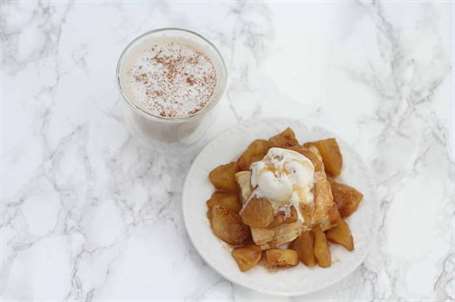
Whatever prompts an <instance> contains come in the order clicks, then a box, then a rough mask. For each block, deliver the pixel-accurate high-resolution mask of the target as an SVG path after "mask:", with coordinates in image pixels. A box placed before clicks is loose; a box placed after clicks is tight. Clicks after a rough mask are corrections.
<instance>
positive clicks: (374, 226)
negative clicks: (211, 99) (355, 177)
mask: <svg viewBox="0 0 455 302" xmlns="http://www.w3.org/2000/svg"><path fill="white" fill-rule="evenodd" d="M264 122H270V123H277V122H284V123H285V122H289V123H301V124H302V125H303V126H304V127H306V128H307V129H313V128H315V127H316V128H320V129H323V130H324V131H327V132H329V133H331V134H333V135H334V136H336V137H337V139H339V140H340V141H341V142H342V143H343V144H344V145H347V146H349V148H350V149H353V148H351V145H350V144H347V143H346V141H345V140H344V139H342V138H339V136H338V135H336V132H335V131H333V130H331V129H327V128H324V127H321V126H319V125H316V124H314V123H311V122H310V123H307V122H303V121H301V120H299V119H295V118H283V117H268V118H258V119H252V120H247V121H242V122H239V123H237V124H235V125H232V126H231V127H228V128H227V129H224V130H223V131H221V132H219V133H218V134H216V135H215V137H213V138H212V139H211V140H210V141H209V142H208V143H207V144H206V145H205V146H204V147H203V148H202V149H201V150H200V152H199V153H198V154H197V155H196V157H195V158H194V159H193V161H192V163H191V166H190V168H189V169H188V172H187V174H186V176H185V181H184V183H183V188H182V197H181V203H182V204H181V208H182V214H183V221H184V226H185V230H186V233H187V234H188V237H189V238H190V242H191V244H192V246H193V248H194V249H195V250H196V251H197V253H198V254H199V256H200V257H201V258H202V260H203V261H204V263H206V264H207V265H208V266H210V267H211V269H213V270H214V271H215V272H216V273H218V274H219V275H221V276H222V277H223V278H225V279H226V280H228V281H229V282H232V283H233V284H236V285H238V286H241V287H242V288H247V289H250V290H254V291H256V292H259V293H264V294H268V295H273V296H282V297H294V296H303V295H308V294H310V293H315V292H318V291H321V290H323V289H324V288H328V287H330V286H332V285H334V284H336V283H339V282H341V281H342V280H344V279H345V278H346V277H348V276H349V275H350V274H352V273H353V272H354V271H355V270H356V269H357V268H359V267H360V266H361V265H362V263H363V262H364V261H365V259H366V257H367V256H368V254H369V253H370V251H371V247H372V245H373V242H375V241H376V237H377V234H378V227H379V224H378V222H379V219H378V218H379V209H380V203H379V200H378V199H377V192H376V189H375V186H374V184H375V183H376V181H375V179H374V175H372V173H368V175H369V177H368V180H367V181H368V185H369V188H370V193H371V199H374V200H376V202H375V203H374V204H375V210H376V211H375V212H376V213H377V214H375V215H373V222H372V224H371V225H372V229H373V234H372V235H371V236H370V240H368V242H367V244H366V247H365V253H364V254H363V255H361V256H360V257H358V259H357V261H355V262H354V263H355V265H353V266H352V267H351V268H349V269H347V270H345V271H344V272H343V273H342V274H341V277H340V278H338V279H336V280H332V281H331V282H328V283H323V284H321V285H320V286H313V287H312V289H311V290H301V291H298V290H297V291H292V292H289V291H283V290H268V289H265V288H258V287H256V286H255V285H245V284H243V283H240V282H238V281H237V280H236V279H234V278H231V277H229V276H227V275H226V274H225V273H224V272H223V271H221V270H218V269H217V268H216V265H215V264H214V263H212V262H211V261H209V260H207V259H208V257H206V255H205V253H206V252H205V251H201V250H200V249H198V248H197V246H196V244H195V243H194V238H193V236H192V234H191V232H190V231H189V227H188V226H189V222H188V219H187V217H188V214H187V213H186V210H185V209H186V207H185V205H184V200H185V199H186V198H185V195H186V191H187V187H188V182H189V175H190V174H192V173H191V172H192V171H193V169H195V162H196V161H197V160H198V158H199V157H200V156H201V154H203V152H204V151H205V150H206V149H207V148H208V147H209V146H210V145H212V143H213V142H214V141H216V140H217V139H218V138H219V137H220V136H221V135H223V134H224V133H228V132H230V131H234V130H235V129H237V128H241V127H245V126H247V125H252V124H254V123H264ZM354 152H355V155H356V156H357V157H359V158H360V160H361V162H362V165H364V166H365V167H366V168H367V170H368V172H370V171H371V167H370V166H369V165H368V164H367V163H366V162H365V161H364V160H363V157H362V156H361V155H360V154H359V153H358V152H356V151H355V150H354ZM206 220H208V219H206ZM220 244H223V242H222V241H221V240H220Z"/></svg>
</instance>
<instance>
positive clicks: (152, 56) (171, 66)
mask: <svg viewBox="0 0 455 302" xmlns="http://www.w3.org/2000/svg"><path fill="white" fill-rule="evenodd" d="M123 70H124V72H123V73H122V74H120V80H121V81H122V87H123V88H124V91H125V93H126V95H127V97H128V98H129V99H130V100H131V101H132V102H133V103H134V104H136V105H137V106H138V107H139V108H141V109H142V110H144V111H146V112H147V113H150V114H151V115H155V116H161V117H163V118H175V117H177V118H184V117H189V116H192V115H194V114H196V113H198V112H199V111H200V110H201V109H203V108H204V107H205V106H206V105H207V104H208V103H209V101H210V99H211V97H212V95H213V92H214V91H215V85H216V71H215V67H214V66H213V63H212V61H211V60H210V59H209V58H208V56H207V55H205V54H204V53H202V52H201V51H200V50H198V49H197V48H195V47H194V46H192V45H191V44H190V43H188V42H185V41H182V40H177V39H169V38H161V39H157V40H152V41H148V42H146V43H144V44H143V45H142V46H140V47H138V48H137V49H136V50H135V51H134V53H132V54H131V55H130V57H129V58H128V60H127V61H126V65H125V67H124V69H123Z"/></svg>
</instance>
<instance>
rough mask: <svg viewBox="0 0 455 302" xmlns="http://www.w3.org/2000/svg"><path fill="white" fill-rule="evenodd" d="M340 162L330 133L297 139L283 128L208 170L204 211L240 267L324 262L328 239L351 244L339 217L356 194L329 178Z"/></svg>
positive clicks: (325, 264)
mask: <svg viewBox="0 0 455 302" xmlns="http://www.w3.org/2000/svg"><path fill="white" fill-rule="evenodd" d="M342 166H343V157H342V154H341V151H340V147H339V146H338V143H337V141H336V139H335V138H327V139H323V140H319V141H313V142H306V143H304V144H301V143H300V142H299V141H298V140H297V138H296V136H295V134H294V131H293V130H292V129H291V128H287V129H285V130H284V131H282V132H281V133H279V134H277V135H275V136H273V137H271V138H269V139H256V140H254V141H253V142H251V143H250V144H249V145H248V147H247V149H246V150H245V151H244V152H243V153H242V154H241V155H240V157H239V158H238V159H236V160H235V161H232V162H230V163H227V164H224V165H220V166H218V167H216V168H215V169H213V170H212V171H211V172H210V173H209V180H210V182H211V183H212V184H213V186H214V187H215V192H214V193H213V194H212V196H211V197H210V199H209V200H208V201H207V208H208V211H207V217H208V219H209V221H210V226H211V228H212V231H213V233H214V234H215V235H216V236H217V237H218V238H219V239H221V240H223V241H224V242H226V243H228V244H229V245H231V246H232V248H233V249H232V256H233V257H234V260H235V261H236V263H237V264H238V266H239V269H240V270H241V271H248V270H250V269H252V268H253V267H254V266H256V265H257V264H259V263H260V262H261V261H262V262H263V263H264V264H265V265H266V266H267V267H269V268H285V267H292V266H296V265H298V264H299V262H302V263H303V264H304V265H306V266H315V265H318V266H320V267H330V266H331V256H330V247H329V242H330V243H333V244H339V245H341V246H343V247H344V248H346V249H347V250H348V251H352V250H353V249H354V240H353V237H352V234H351V231H350V229H349V225H348V223H347V222H346V218H348V217H349V216H350V215H351V214H353V213H354V212H355V211H356V210H357V207H358V206H359V203H360V202H361V200H362V198H363V195H362V193H360V192H359V191H357V190H356V189H354V188H353V187H351V186H349V185H346V184H343V183H341V182H339V181H338V180H337V179H336V178H337V177H338V176H339V175H340V174H341V170H342Z"/></svg>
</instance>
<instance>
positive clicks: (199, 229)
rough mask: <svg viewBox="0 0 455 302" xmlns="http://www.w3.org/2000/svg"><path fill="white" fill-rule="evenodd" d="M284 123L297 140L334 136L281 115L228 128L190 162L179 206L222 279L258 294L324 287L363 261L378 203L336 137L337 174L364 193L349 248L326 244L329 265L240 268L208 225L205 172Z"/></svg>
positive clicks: (364, 173) (362, 168) (365, 175)
mask: <svg viewBox="0 0 455 302" xmlns="http://www.w3.org/2000/svg"><path fill="white" fill-rule="evenodd" d="M286 127H291V128H292V129H293V130H294V131H295V133H296V136H297V138H298V139H299V141H300V142H301V143H303V142H306V141H311V140H317V139H321V138H326V137H333V136H334V135H333V134H331V133H330V132H328V131H326V130H324V129H322V128H319V127H311V126H308V125H305V124H304V123H303V122H300V121H297V120H286V119H266V120H256V121H250V122H248V123H245V124H241V125H239V126H237V127H235V128H232V129H229V130H228V131H225V132H224V133H222V134H221V135H219V136H218V137H217V138H215V139H214V140H213V141H212V142H210V143H209V144H208V145H207V146H206V147H205V148H204V149H203V150H202V152H201V153H200V154H199V155H198V156H197V158H196V159H195V161H194V162H193V165H192V166H191V168H190V171H189V173H188V176H187V178H186V181H185V185H184V188H183V196H182V206H183V216H184V220H185V225H186V228H187V231H188V234H189V236H190V238H191V241H192V242H193V245H194V247H195V248H196V249H197V250H198V252H199V254H200V255H201V256H202V258H204V260H205V261H206V262H207V263H208V264H209V265H210V266H212V267H213V268H214V269H215V270H216V271H218V272H219V273H220V274H221V275H223V276H224V277H225V278H226V279H228V280H230V281H232V282H234V283H237V284H239V285H242V286H245V287H247V288H250V289H254V290H257V291H259V292H263V293H268V294H275V295H285V296H295V295H303V294H307V293H310V292H313V291H317V290H320V289H322V288H325V287H327V286H329V285H331V284H333V283H335V282H337V281H339V280H341V279H343V278H345V277H346V276H347V275H348V274H350V273H351V272H352V271H354V270H355V269H356V268H357V267H358V266H359V265H360V264H361V263H362V261H363V260H364V258H365V256H366V254H367V251H368V247H369V246H370V243H371V241H372V240H373V238H374V237H375V236H374V235H375V233H376V223H375V222H376V217H377V216H378V215H377V211H378V202H377V199H376V198H375V194H374V190H373V189H374V188H373V186H372V181H371V177H370V175H371V174H370V173H369V171H368V169H367V167H366V165H365V164H364V163H363V161H362V160H361V158H360V156H359V155H358V154H357V153H356V152H355V151H354V150H353V148H351V147H350V146H348V145H347V144H346V143H344V142H343V140H342V139H340V138H339V137H337V141H338V143H339V144H340V148H341V152H342V153H343V161H344V164H343V171H342V177H341V178H340V179H342V180H343V181H344V182H346V183H348V184H351V185H353V186H354V187H356V188H358V189H359V190H360V191H361V192H363V194H364V199H363V202H362V203H361V205H360V206H359V209H358V210H357V212H356V213H354V214H353V215H352V216H351V217H350V218H349V219H348V223H349V225H350V227H351V231H352V234H353V237H354V244H355V249H354V251H353V252H348V251H346V250H344V249H343V248H342V247H340V246H336V245H331V252H332V266H331V267H330V268H326V269H323V268H319V267H314V268H308V267H306V266H304V265H303V264H299V265H298V266H296V267H293V268H290V269H283V270H278V271H273V272H270V271H267V269H266V268H264V267H262V266H260V265H259V266H256V267H255V268H253V269H252V270H250V271H248V272H245V273H242V272H240V271H239V269H238V267H237V264H236V263H235V261H234V259H233V258H232V257H231V255H230V251H231V249H230V247H229V246H228V245H227V244H225V243H224V242H222V241H221V240H219V239H218V238H217V237H215V235H214V234H213V233H212V230H211V229H210V225H209V221H208V219H207V216H206V212H207V208H206V203H205V202H206V200H207V199H208V198H209V197H210V195H211V194H212V192H213V187H212V185H211V184H210V182H209V181H208V174H209V172H210V171H211V170H212V169H213V168H215V167H216V166H218V165H220V164H224V163H228V162H231V161H233V160H234V159H237V158H238V156H239V155H240V153H241V152H242V151H243V150H244V149H245V148H246V147H247V146H248V144H249V143H251V141H253V140H254V139H256V138H268V137H270V136H272V135H275V134H277V133H278V132H280V131H281V130H283V129H285V128H286Z"/></svg>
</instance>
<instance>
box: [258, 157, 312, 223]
mask: <svg viewBox="0 0 455 302" xmlns="http://www.w3.org/2000/svg"><path fill="white" fill-rule="evenodd" d="M250 169H251V186H252V187H253V188H254V189H255V194H256V196H258V197H264V198H267V199H268V200H269V201H270V203H271V204H272V207H273V208H274V210H275V211H277V210H278V209H284V210H285V209H286V208H287V209H289V207H290V206H291V205H293V206H294V207H295V208H296V210H297V213H298V214H299V215H298V216H299V219H302V217H301V215H300V213H299V212H300V207H299V204H300V202H303V203H306V204H308V203H312V202H313V193H312V188H313V185H314V166H313V163H312V162H311V160H309V159H308V158H307V157H305V156H304V155H302V154H300V153H298V152H295V151H292V150H288V149H283V148H271V149H270V150H269V151H268V152H267V154H266V155H265V156H264V158H263V159H262V160H260V161H257V162H254V163H253V164H251V166H250Z"/></svg>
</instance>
